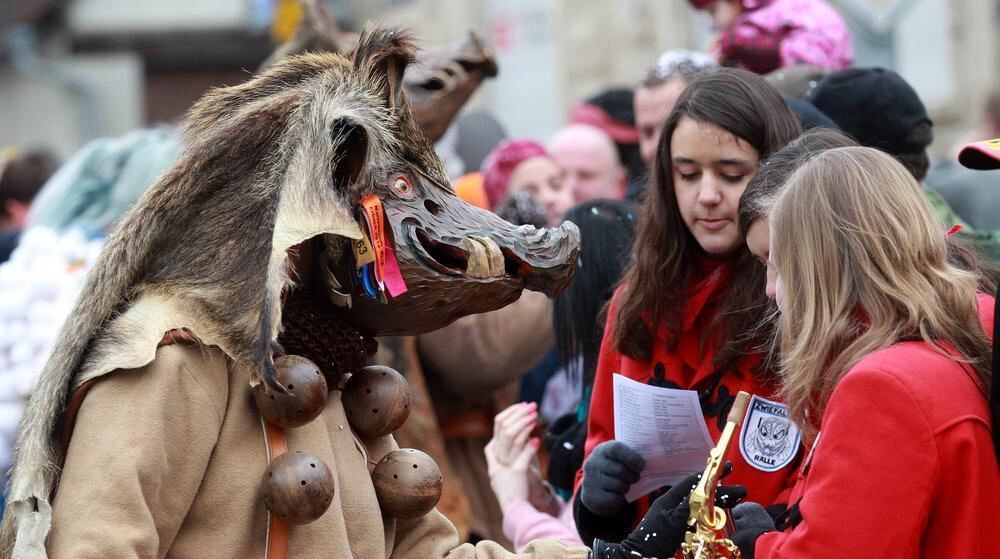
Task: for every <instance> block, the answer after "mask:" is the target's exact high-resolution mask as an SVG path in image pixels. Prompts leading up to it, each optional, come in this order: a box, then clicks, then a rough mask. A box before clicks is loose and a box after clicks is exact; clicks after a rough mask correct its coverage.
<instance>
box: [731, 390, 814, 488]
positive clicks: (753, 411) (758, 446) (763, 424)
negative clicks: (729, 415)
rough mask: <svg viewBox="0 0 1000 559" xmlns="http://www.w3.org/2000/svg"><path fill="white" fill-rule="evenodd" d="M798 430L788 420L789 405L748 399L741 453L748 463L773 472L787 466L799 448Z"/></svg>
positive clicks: (741, 435) (799, 437) (741, 434)
mask: <svg viewBox="0 0 1000 559" xmlns="http://www.w3.org/2000/svg"><path fill="white" fill-rule="evenodd" d="M800 439H801V435H800V434H799V428H798V427H796V426H795V424H794V423H792V422H791V420H789V419H788V406H786V405H784V404H780V403H778V402H772V401H770V400H765V399H764V398H761V397H759V396H754V397H753V398H751V399H750V405H749V406H748V407H747V415H746V418H744V420H743V430H742V431H741V433H740V452H741V453H742V454H743V459H744V460H746V461H747V463H748V464H750V465H751V466H753V467H754V468H757V469H758V470H761V471H763V472H776V471H778V470H780V469H782V468H784V467H785V466H787V465H788V464H789V463H790V462H791V461H792V459H793V458H795V453H796V451H797V450H798V449H799V442H800Z"/></svg>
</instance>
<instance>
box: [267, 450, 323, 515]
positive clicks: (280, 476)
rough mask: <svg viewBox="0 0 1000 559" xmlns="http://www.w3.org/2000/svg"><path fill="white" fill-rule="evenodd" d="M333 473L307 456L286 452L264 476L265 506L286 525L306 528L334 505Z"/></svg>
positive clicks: (316, 459) (272, 464) (272, 462)
mask: <svg viewBox="0 0 1000 559" xmlns="http://www.w3.org/2000/svg"><path fill="white" fill-rule="evenodd" d="M333 487H334V486H333V473H331V472H330V468H328V467H327V465H326V464H324V463H323V462H322V461H320V459H319V458H317V457H315V456H313V455H312V454H309V453H306V452H300V451H295V452H286V453H284V454H282V455H281V456H279V457H278V458H276V459H274V460H273V461H271V465H270V466H268V468H267V470H266V471H265V472H264V504H265V505H267V510H269V511H271V513H272V514H274V515H277V516H278V517H279V518H281V519H282V520H284V521H285V522H288V523H289V524H308V523H310V522H312V521H313V520H316V519H317V518H319V517H321V516H323V513H324V512H326V509H328V508H330V503H332V502H333Z"/></svg>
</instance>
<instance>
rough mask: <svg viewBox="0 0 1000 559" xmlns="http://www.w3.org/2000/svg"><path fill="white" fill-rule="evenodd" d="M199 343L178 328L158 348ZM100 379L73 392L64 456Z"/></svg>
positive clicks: (65, 420) (65, 421) (66, 420)
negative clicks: (78, 415) (74, 429)
mask: <svg viewBox="0 0 1000 559" xmlns="http://www.w3.org/2000/svg"><path fill="white" fill-rule="evenodd" d="M198 343H200V342H199V340H198V338H197V337H196V336H195V335H194V334H193V333H192V332H191V331H190V330H188V329H187V328H178V329H176V330H170V331H169V332H167V333H166V334H164V335H163V338H162V339H161V340H160V342H159V343H158V344H156V347H157V348H160V347H163V346H167V345H174V344H185V345H194V344H198ZM100 378H101V377H94V378H92V379H90V380H87V381H85V382H83V383H82V384H81V385H80V386H78V387H76V390H74V391H73V396H72V398H70V401H69V405H67V406H66V413H65V414H64V415H63V431H62V437H60V439H61V443H62V453H63V456H66V453H67V452H68V451H69V441H70V439H72V438H73V428H74V427H75V426H76V416H77V414H79V413H80V406H82V405H83V400H84V399H85V398H86V397H87V393H88V392H90V389H91V388H92V387H93V386H94V383H95V382H96V381H97V380H98V379H100Z"/></svg>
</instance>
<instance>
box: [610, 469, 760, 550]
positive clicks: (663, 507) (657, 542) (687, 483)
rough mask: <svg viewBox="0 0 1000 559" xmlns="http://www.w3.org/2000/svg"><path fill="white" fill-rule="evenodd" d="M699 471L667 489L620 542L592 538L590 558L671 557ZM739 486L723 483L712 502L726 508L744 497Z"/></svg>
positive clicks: (684, 526) (684, 528)
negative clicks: (637, 524)
mask: <svg viewBox="0 0 1000 559" xmlns="http://www.w3.org/2000/svg"><path fill="white" fill-rule="evenodd" d="M699 479H701V474H700V473H699V474H691V475H689V476H688V477H686V478H684V479H683V480H681V481H680V482H679V483H677V484H676V485H674V486H673V487H671V488H670V490H669V491H667V492H666V493H664V494H663V495H662V496H660V498H658V499H657V500H655V501H653V505H652V506H651V507H650V508H649V511H648V512H646V516H644V517H643V519H642V522H640V523H639V526H637V527H636V529H635V530H634V531H633V532H632V533H631V534H629V536H628V537H627V538H625V540H624V541H622V542H621V543H608V542H605V541H603V540H600V539H595V540H594V545H593V547H592V551H593V557H594V559H635V558H636V557H650V558H654V557H661V558H664V559H666V558H669V557H673V556H674V554H675V553H677V549H678V548H679V547H680V545H681V542H683V541H684V534H685V532H687V529H688V526H687V520H688V516H690V514H691V510H690V506H689V504H688V499H687V498H688V495H689V494H690V493H691V490H692V489H694V487H695V486H696V485H697V484H698V480H699ZM746 495H747V491H746V489H745V488H744V487H743V486H740V485H724V486H720V487H719V488H717V489H716V494H715V503H716V505H718V506H721V507H727V508H728V507H729V506H732V505H734V504H736V503H739V501H741V500H742V499H744V498H746Z"/></svg>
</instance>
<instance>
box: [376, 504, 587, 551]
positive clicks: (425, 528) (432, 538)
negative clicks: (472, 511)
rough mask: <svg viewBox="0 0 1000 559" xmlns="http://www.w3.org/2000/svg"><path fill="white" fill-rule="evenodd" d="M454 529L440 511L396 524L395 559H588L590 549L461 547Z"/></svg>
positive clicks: (547, 543)
mask: <svg viewBox="0 0 1000 559" xmlns="http://www.w3.org/2000/svg"><path fill="white" fill-rule="evenodd" d="M456 541H458V539H457V534H456V533H455V528H454V527H453V526H452V525H451V523H450V522H448V519H446V518H445V517H444V516H442V515H441V513H439V512H438V511H437V510H433V511H431V512H430V513H429V514H427V515H425V516H423V517H421V518H419V519H417V520H412V521H402V520H400V521H397V522H396V545H395V548H394V549H395V551H394V552H393V554H392V556H391V557H392V559H428V558H434V559H436V558H438V557H447V558H448V559H531V558H534V559H588V558H589V557H590V549H588V548H586V547H570V546H567V545H564V544H562V543H560V542H557V541H554V540H538V541H534V542H531V543H530V544H528V547H526V548H524V550H523V551H521V553H512V552H510V551H507V550H506V549H504V548H503V547H501V546H500V545H498V544H496V543H494V542H485V541H484V542H479V543H478V544H476V545H475V546H473V545H472V544H468V543H467V544H462V545H460V546H458V547H453V545H454V542H456Z"/></svg>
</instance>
